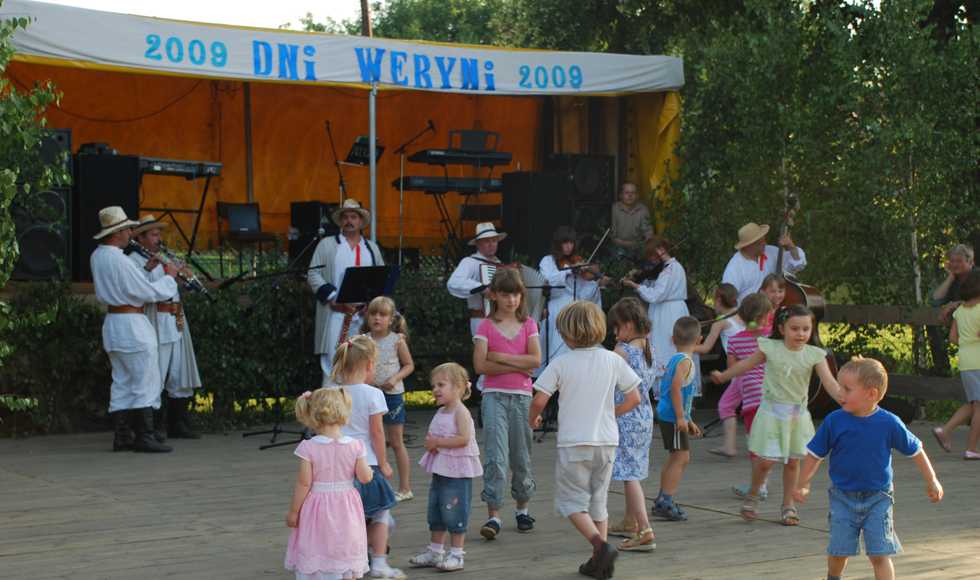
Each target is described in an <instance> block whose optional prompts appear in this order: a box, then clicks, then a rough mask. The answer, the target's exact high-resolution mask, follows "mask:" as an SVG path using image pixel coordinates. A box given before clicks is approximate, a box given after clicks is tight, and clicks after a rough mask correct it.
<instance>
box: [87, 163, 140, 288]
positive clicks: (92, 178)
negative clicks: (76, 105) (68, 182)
mask: <svg viewBox="0 0 980 580" xmlns="http://www.w3.org/2000/svg"><path fill="white" fill-rule="evenodd" d="M74 163H75V173H74V179H75V182H74V184H73V187H72V199H71V213H72V222H71V223H72V229H71V231H72V236H71V238H72V244H71V248H72V280H74V281H75V282H91V281H92V265H91V261H90V259H91V257H92V252H94V251H95V248H96V247H97V246H98V245H99V240H96V239H93V236H95V235H96V234H98V233H99V232H100V231H102V225H101V224H100V223H99V210H101V209H102V208H104V207H109V206H113V205H118V206H119V207H121V208H122V209H123V211H125V212H126V215H127V216H128V217H129V219H131V220H134V221H135V220H138V219H139V215H140V214H139V210H140V197H139V192H140V158H139V157H138V156H136V155H89V154H78V155H75V158H74Z"/></svg>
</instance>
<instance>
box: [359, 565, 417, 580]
mask: <svg viewBox="0 0 980 580" xmlns="http://www.w3.org/2000/svg"><path fill="white" fill-rule="evenodd" d="M368 576H370V577H371V578H385V579H386V580H405V578H408V576H406V575H405V573H404V572H402V571H401V570H399V569H398V568H392V567H391V566H389V565H387V564H385V565H384V566H383V567H382V566H378V567H377V568H375V567H374V566H372V567H371V571H370V572H369V573H368Z"/></svg>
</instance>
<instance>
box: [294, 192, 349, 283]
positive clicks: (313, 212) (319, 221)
mask: <svg viewBox="0 0 980 580" xmlns="http://www.w3.org/2000/svg"><path fill="white" fill-rule="evenodd" d="M338 207H340V206H339V204H336V203H324V202H322V201H294V202H292V203H291V204H289V217H290V220H289V222H290V225H291V226H292V229H294V230H296V232H295V233H293V234H292V235H291V236H290V239H289V263H290V264H292V263H293V262H294V261H296V260H297V258H299V261H298V262H296V265H295V266H293V267H294V268H306V267H308V266H309V265H310V260H311V259H313V252H314V251H315V250H316V246H315V245H314V246H312V247H310V248H309V249H308V250H306V252H303V250H304V249H305V248H306V247H307V246H308V245H309V244H310V242H311V241H312V240H313V238H315V237H316V235H317V231H318V230H319V229H321V228H322V229H323V231H324V234H323V235H324V237H327V236H336V235H337V234H339V233H340V227H339V226H338V225H337V224H335V223H334V222H333V219H331V217H330V215H331V214H332V213H333V212H334V210H336V209H337V208H338ZM294 236H295V237H294ZM301 254H302V255H301Z"/></svg>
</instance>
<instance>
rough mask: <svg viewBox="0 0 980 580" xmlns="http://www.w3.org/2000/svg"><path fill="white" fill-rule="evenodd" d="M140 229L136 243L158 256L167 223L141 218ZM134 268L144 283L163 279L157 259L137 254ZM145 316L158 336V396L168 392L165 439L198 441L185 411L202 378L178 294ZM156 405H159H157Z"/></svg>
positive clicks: (149, 307)
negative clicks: (142, 275) (142, 272)
mask: <svg viewBox="0 0 980 580" xmlns="http://www.w3.org/2000/svg"><path fill="white" fill-rule="evenodd" d="M139 223H140V225H139V227H135V228H133V234H132V235H134V236H136V241H137V243H139V244H140V245H141V246H143V247H144V248H146V249H147V250H149V251H150V252H153V253H158V252H159V251H160V247H161V243H160V242H161V241H162V240H163V229H164V228H166V227H167V226H169V225H170V224H169V223H167V222H160V221H157V220H156V218H155V217H153V215H147V216H143V217H142V218H140V222H139ZM129 257H130V259H131V260H133V261H134V262H136V265H137V266H139V267H140V268H142V269H143V271H144V272H146V276H147V279H149V280H150V281H151V282H155V281H157V280H159V279H161V278H163V277H164V276H166V274H164V272H163V266H162V265H161V264H160V262H158V261H157V260H156V259H150V260H147V259H146V258H144V257H143V256H142V255H140V253H139V252H133V253H131V254H130V255H129ZM181 273H182V274H184V275H185V276H187V277H190V276H191V275H192V272H191V271H190V269H189V268H187V267H186V266H183V267H182V269H181ZM145 312H146V315H147V316H148V317H149V319H150V323H151V324H152V325H153V326H154V328H155V329H156V332H157V342H158V343H159V351H160V380H161V384H160V391H159V393H160V395H162V394H163V391H164V390H166V391H167V437H172V438H175V439H200V438H201V436H200V435H199V434H197V433H194V432H193V431H191V430H190V429H189V428H188V427H187V407H188V405H189V404H190V401H191V397H192V396H193V395H194V389H196V388H199V387H200V386H201V375H200V373H199V372H198V369H197V358H196V357H195V356H194V343H193V342H192V341H191V329H190V325H189V324H188V323H187V317H186V316H185V313H184V307H183V304H181V302H180V292H179V291H178V292H177V293H176V294H174V296H173V298H172V299H171V300H168V301H166V302H159V303H156V304H147V305H146V307H145ZM158 404H159V401H158Z"/></svg>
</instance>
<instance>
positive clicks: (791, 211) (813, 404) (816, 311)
mask: <svg viewBox="0 0 980 580" xmlns="http://www.w3.org/2000/svg"><path fill="white" fill-rule="evenodd" d="M799 210H800V200H799V199H798V198H797V197H796V196H795V195H793V194H791V193H790V194H787V195H786V213H785V214H784V215H783V223H782V224H780V226H779V239H782V238H783V236H785V235H786V234H787V233H789V230H790V228H792V227H793V225H794V224H793V220H795V219H796V214H797V212H798V211H799ZM785 254H786V248H785V247H783V246H782V245H780V246H779V252H778V253H777V254H776V274H779V275H780V276H782V277H783V279H785V280H786V296H785V297H784V298H783V302H782V304H781V305H782V306H789V305H791V304H802V305H803V306H806V307H807V308H809V309H810V311H811V312H813V316H814V318H815V319H816V323H815V324H814V326H813V333H812V334H811V335H810V344H812V345H813V346H817V347H820V348H822V349H824V350H825V351H827V356H826V360H827V365H828V366H829V367H830V374H832V375H833V376H834V378H835V379H836V378H837V359H836V358H835V357H834V352H833V351H832V350H830V349H829V348H827V347H826V346H824V344H823V342H822V341H821V340H820V332H819V325H820V321H821V320H823V318H824V316H825V315H826V313H827V303H826V302H825V301H824V298H823V294H821V293H820V291H819V290H817V289H816V288H814V287H813V286H807V285H806V284H800V283H799V282H797V281H796V279H795V278H793V277H792V274H790V275H787V274H786V272H785V271H784V269H783V262H784V260H785V257H786V255H785ZM809 401H810V402H809V404H808V405H807V406H808V408H809V409H810V410H811V411H817V410H820V409H822V408H823V407H825V406H827V405H828V404H830V403H836V402H835V401H833V399H832V398H831V397H830V395H828V394H827V391H825V390H824V389H823V388H822V387H821V384H820V378H819V377H818V376H817V373H816V371H814V372H813V374H812V375H811V376H810V389H809Z"/></svg>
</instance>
